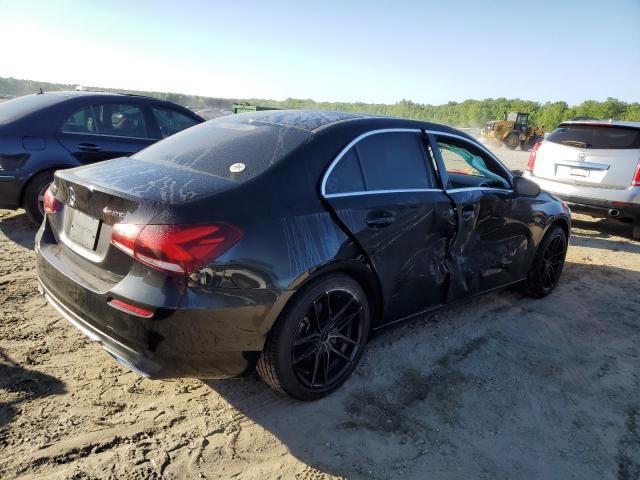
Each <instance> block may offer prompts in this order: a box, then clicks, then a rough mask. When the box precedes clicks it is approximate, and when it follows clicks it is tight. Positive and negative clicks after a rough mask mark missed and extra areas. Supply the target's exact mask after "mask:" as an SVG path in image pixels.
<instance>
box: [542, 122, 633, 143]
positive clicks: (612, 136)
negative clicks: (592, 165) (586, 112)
mask: <svg viewBox="0 0 640 480" xmlns="http://www.w3.org/2000/svg"><path fill="white" fill-rule="evenodd" d="M547 140H549V141H550V142H554V143H561V144H563V145H570V146H572V147H579V148H602V149H625V148H631V149H635V148H640V130H637V129H633V128H622V127H610V126H607V125H603V126H594V125H565V126H561V127H559V128H556V129H555V130H554V131H553V132H551V133H550V134H549V136H548V137H547Z"/></svg>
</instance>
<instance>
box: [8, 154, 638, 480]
mask: <svg viewBox="0 0 640 480" xmlns="http://www.w3.org/2000/svg"><path fill="white" fill-rule="evenodd" d="M514 153H517V152H514ZM516 157H517V158H516V161H522V158H525V160H526V153H525V152H521V153H520V154H518V155H516ZM521 157H522V158H521ZM514 168H515V167H514ZM34 233H35V231H34V229H33V228H32V227H30V226H29V224H28V221H27V219H26V216H25V215H24V213H23V212H21V211H18V212H9V211H0V305H1V315H0V478H2V479H10V478H16V477H17V478H26V479H31V478H33V479H36V478H37V479H48V478H52V479H53V478H55V479H59V478H69V479H90V478H126V479H146V478H168V479H170V478H209V479H212V478H243V479H244V478H248V479H265V478H284V479H288V478H296V479H324V478H333V477H344V478H378V479H382V478H433V479H460V478H486V479H503V478H505V479H506V478H518V479H541V478H545V479H552V478H558V479H567V478H576V479H599V480H600V479H618V480H631V479H638V478H640V297H638V286H640V243H638V242H633V241H631V240H630V229H629V228H628V227H627V226H625V225H621V224H617V223H612V222H608V221H597V220H592V219H587V218H586V217H576V218H575V220H574V229H573V237H572V240H571V247H570V250H569V253H568V259H567V264H566V267H565V271H564V274H563V277H562V279H561V283H560V285H559V287H558V289H557V291H556V292H554V293H553V294H552V295H551V296H550V297H548V298H546V299H543V300H533V299H529V298H526V297H524V296H523V295H522V294H521V293H519V292H518V291H513V290H506V291H502V292H498V293H494V294H490V295H487V296H485V297H483V298H480V299H478V300H475V301H473V302H472V303H468V304H465V305H458V306H455V307H450V308H447V309H445V310H441V311H440V312H438V313H435V314H432V315H430V316H427V317H425V318H423V319H419V320H417V321H414V322H412V323H409V324H405V325H403V326H401V327H399V328H395V329H393V330H389V331H387V332H385V333H383V334H380V335H379V336H377V337H376V338H374V339H373V340H372V342H371V343H370V346H369V349H368V351H367V353H366V354H365V357H364V359H363V362H362V364H361V365H360V367H359V368H358V369H357V370H356V372H355V374H354V376H353V377H352V379H350V380H349V381H348V382H347V384H346V385H344V387H343V388H341V389H340V390H339V391H338V392H336V393H335V394H333V395H331V396H330V397H329V398H326V399H323V400H320V401H317V402H314V403H299V402H294V401H290V400H288V399H286V398H284V397H282V396H280V395H278V394H277V393H275V392H273V391H272V390H270V389H269V388H268V387H266V386H265V385H264V384H262V383H261V382H260V381H259V380H258V379H257V378H256V377H255V376H254V377H250V378H247V379H242V380H230V381H225V382H201V381H197V380H179V381H171V382H160V381H150V380H145V379H141V378H140V377H138V376H136V375H135V374H133V373H130V372H128V371H127V370H125V369H124V368H122V367H120V366H119V365H118V364H117V363H116V362H114V361H113V360H112V359H111V358H110V357H109V356H108V355H107V354H106V353H105V352H104V351H103V350H102V349H101V348H100V347H99V346H97V345H96V344H94V343H91V342H88V341H87V340H85V339H84V337H83V336H82V335H81V334H80V333H79V332H78V331H76V330H75V329H74V328H73V327H71V326H70V325H69V324H68V323H67V322H66V321H65V320H64V319H62V318H61V317H60V316H59V315H58V314H57V313H56V312H55V311H54V310H53V308H51V307H49V306H47V305H46V304H45V302H44V300H43V299H42V298H41V297H40V296H39V295H38V293H37V289H36V277H35V271H34V258H33V257H34V255H33V250H32V248H33V236H34Z"/></svg>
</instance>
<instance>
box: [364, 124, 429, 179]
mask: <svg viewBox="0 0 640 480" xmlns="http://www.w3.org/2000/svg"><path fill="white" fill-rule="evenodd" d="M356 150H357V152H358V156H359V157H360V162H361V165H362V169H363V173H364V181H365V186H366V188H367V190H403V189H412V188H430V187H431V186H432V185H433V181H432V180H431V178H430V175H429V174H428V173H427V167H426V158H425V154H424V147H423V146H422V143H421V142H420V138H419V137H418V134H416V133H409V132H396V133H379V134H374V135H370V136H368V137H365V138H363V139H362V140H360V141H359V142H358V143H357V144H356Z"/></svg>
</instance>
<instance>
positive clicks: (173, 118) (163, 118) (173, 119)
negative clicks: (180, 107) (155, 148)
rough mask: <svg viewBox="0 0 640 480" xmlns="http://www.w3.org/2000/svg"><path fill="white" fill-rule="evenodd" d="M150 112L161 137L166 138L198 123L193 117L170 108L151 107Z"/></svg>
mask: <svg viewBox="0 0 640 480" xmlns="http://www.w3.org/2000/svg"><path fill="white" fill-rule="evenodd" d="M151 113H153V116H154V117H155V119H156V122H157V123H158V128H159V129H160V133H161V134H162V138H167V137H169V136H171V135H173V134H174V133H178V132H180V131H181V130H184V129H185V128H189V127H193V126H194V125H195V124H196V123H198V122H196V120H195V119H194V118H192V117H190V116H188V115H185V114H184V113H182V112H178V111H177V110H172V109H171V108H164V107H151Z"/></svg>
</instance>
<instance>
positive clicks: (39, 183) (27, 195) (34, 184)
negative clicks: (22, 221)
mask: <svg viewBox="0 0 640 480" xmlns="http://www.w3.org/2000/svg"><path fill="white" fill-rule="evenodd" d="M53 174H54V172H53V170H48V171H46V172H40V173H38V174H37V175H36V176H34V177H33V178H32V179H31V180H30V181H29V183H28V184H27V186H26V188H25V191H24V197H23V202H22V206H23V208H24V209H25V211H26V212H27V216H28V217H29V220H31V221H32V222H33V223H34V224H35V225H38V226H39V225H40V224H41V223H42V219H43V218H44V208H43V203H42V202H43V198H44V192H45V191H46V190H47V188H49V185H51V182H53Z"/></svg>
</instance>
